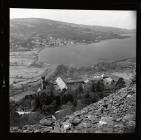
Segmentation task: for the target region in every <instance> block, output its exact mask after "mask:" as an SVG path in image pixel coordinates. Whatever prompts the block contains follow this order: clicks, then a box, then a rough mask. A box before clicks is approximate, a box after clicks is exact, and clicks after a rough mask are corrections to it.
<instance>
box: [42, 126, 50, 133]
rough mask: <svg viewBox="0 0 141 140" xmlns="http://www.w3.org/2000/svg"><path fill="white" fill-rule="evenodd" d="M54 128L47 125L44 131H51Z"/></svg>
mask: <svg viewBox="0 0 141 140" xmlns="http://www.w3.org/2000/svg"><path fill="white" fill-rule="evenodd" d="M51 130H52V127H46V128H44V129H43V132H50V131H51Z"/></svg>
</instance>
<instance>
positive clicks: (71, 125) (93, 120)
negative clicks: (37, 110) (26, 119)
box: [10, 83, 136, 133]
mask: <svg viewBox="0 0 141 140" xmlns="http://www.w3.org/2000/svg"><path fill="white" fill-rule="evenodd" d="M129 95H130V96H129ZM111 99H112V101H111ZM105 100H106V102H107V104H108V106H107V108H104V106H103V104H104V102H105ZM135 126H136V84H135V83H133V84H130V85H129V86H128V87H124V88H122V89H120V90H118V91H116V92H115V93H113V94H110V95H109V96H107V97H104V98H103V99H102V100H100V101H98V102H96V103H93V104H91V105H89V106H87V107H85V108H83V109H82V110H80V111H76V112H74V113H73V114H71V115H67V116H65V117H64V118H62V119H58V120H55V119H52V118H43V119H42V120H40V123H39V124H35V125H26V126H24V127H22V128H18V127H10V132H13V133H14V132H16V133H17V132H18V133H133V132H134V131H135Z"/></svg>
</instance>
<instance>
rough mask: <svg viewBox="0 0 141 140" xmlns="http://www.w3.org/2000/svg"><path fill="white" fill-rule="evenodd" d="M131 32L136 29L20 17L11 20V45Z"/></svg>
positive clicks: (91, 38) (86, 39)
mask: <svg viewBox="0 0 141 140" xmlns="http://www.w3.org/2000/svg"><path fill="white" fill-rule="evenodd" d="M131 32H134V30H127V29H120V28H113V27H103V26H89V25H81V24H73V23H66V22H60V21H53V20H48V19H40V18H18V19H11V20H10V46H11V47H15V46H18V47H19V46H20V47H26V48H32V47H34V46H38V47H39V46H40V45H37V44H40V43H43V42H44V44H48V43H49V42H51V41H54V40H55V41H56V40H57V39H58V40H57V41H58V42H59V43H62V42H63V43H64V42H65V41H72V42H73V43H75V42H80V43H82V42H83V43H93V42H96V41H100V40H104V39H113V38H123V36H120V35H121V34H128V33H131ZM124 37H126V36H124ZM59 39H60V40H59ZM55 41H54V42H55ZM33 42H34V43H33ZM35 42H36V45H35Z"/></svg>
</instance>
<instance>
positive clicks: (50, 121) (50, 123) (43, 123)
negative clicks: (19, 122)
mask: <svg viewBox="0 0 141 140" xmlns="http://www.w3.org/2000/svg"><path fill="white" fill-rule="evenodd" d="M40 124H42V125H45V126H51V125H52V124H53V121H52V120H51V119H45V118H43V119H41V120H40Z"/></svg>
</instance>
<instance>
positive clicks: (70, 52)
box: [39, 34, 136, 66]
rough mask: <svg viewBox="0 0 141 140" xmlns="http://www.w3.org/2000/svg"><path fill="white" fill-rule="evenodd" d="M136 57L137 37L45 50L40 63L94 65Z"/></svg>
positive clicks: (40, 55)
mask: <svg viewBox="0 0 141 140" xmlns="http://www.w3.org/2000/svg"><path fill="white" fill-rule="evenodd" d="M135 56H136V36H135V34H131V37H129V38H125V39H112V40H104V41H101V42H98V43H92V44H89V45H77V46H76V45H74V46H73V47H62V48H59V47H58V48H45V49H44V50H42V51H41V52H40V54H39V61H42V62H46V63H47V64H69V65H71V64H72V65H76V66H82V65H94V64H96V63H98V62H100V61H114V60H120V59H123V58H128V57H135Z"/></svg>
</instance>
